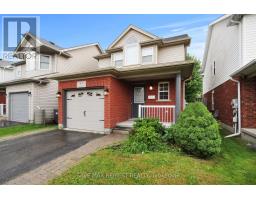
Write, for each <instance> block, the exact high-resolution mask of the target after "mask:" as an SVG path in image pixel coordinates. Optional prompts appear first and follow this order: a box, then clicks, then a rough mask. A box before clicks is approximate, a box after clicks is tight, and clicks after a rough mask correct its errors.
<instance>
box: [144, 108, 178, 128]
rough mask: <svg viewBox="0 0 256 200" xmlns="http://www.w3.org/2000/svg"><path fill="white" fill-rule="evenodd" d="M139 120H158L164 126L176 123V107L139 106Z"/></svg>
mask: <svg viewBox="0 0 256 200" xmlns="http://www.w3.org/2000/svg"><path fill="white" fill-rule="evenodd" d="M139 118H157V119H159V121H160V122H161V123H162V124H164V125H167V126H168V125H172V124H174V123H175V106H172V105H139Z"/></svg>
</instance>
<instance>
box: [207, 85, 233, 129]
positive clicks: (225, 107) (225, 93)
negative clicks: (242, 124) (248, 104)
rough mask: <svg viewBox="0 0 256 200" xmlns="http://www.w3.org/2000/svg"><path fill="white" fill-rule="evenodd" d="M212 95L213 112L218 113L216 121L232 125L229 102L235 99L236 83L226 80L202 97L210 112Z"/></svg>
mask: <svg viewBox="0 0 256 200" xmlns="http://www.w3.org/2000/svg"><path fill="white" fill-rule="evenodd" d="M212 95H213V100H214V111H215V112H217V113H218V119H219V120H220V121H221V122H223V123H224V124H227V125H229V126H232V125H233V114H232V107H231V100H232V99H235V98H237V83H235V82H234V81H231V80H228V81H226V82H225V83H223V84H221V85H219V86H218V87H216V88H214V94H212V90H211V91H209V92H207V93H206V94H205V95H204V98H205V99H206V104H207V107H208V109H209V110H210V111H212Z"/></svg>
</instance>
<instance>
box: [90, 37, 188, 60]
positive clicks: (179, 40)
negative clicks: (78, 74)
mask: <svg viewBox="0 0 256 200" xmlns="http://www.w3.org/2000/svg"><path fill="white" fill-rule="evenodd" d="M190 41H191V38H190V37H189V35H188V34H183V35H178V36H172V37H168V38H159V37H158V38H157V39H152V40H149V41H144V42H141V43H140V45H141V46H142V47H144V46H148V45H152V44H153V45H158V46H160V47H165V46H174V45H179V44H184V45H185V46H189V44H190ZM121 50H122V47H116V48H112V49H107V50H106V51H105V52H104V53H101V54H99V55H97V56H94V58H95V59H97V60H99V59H102V58H107V57H110V56H111V53H113V52H117V51H121Z"/></svg>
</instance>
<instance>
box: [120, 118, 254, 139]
mask: <svg viewBox="0 0 256 200" xmlns="http://www.w3.org/2000/svg"><path fill="white" fill-rule="evenodd" d="M136 119H137V118H131V119H128V120H127V121H123V122H119V123H117V124H116V127H117V128H132V127H133V124H134V123H135V120H136ZM162 124H163V126H165V127H170V126H171V125H172V124H173V123H168V122H162ZM255 130H256V129H255ZM255 135H256V133H255Z"/></svg>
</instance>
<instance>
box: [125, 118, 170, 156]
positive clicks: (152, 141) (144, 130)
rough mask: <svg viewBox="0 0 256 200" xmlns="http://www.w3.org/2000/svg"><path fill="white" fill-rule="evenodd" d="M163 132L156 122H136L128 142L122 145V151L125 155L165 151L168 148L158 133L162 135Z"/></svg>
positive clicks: (151, 120)
mask: <svg viewBox="0 0 256 200" xmlns="http://www.w3.org/2000/svg"><path fill="white" fill-rule="evenodd" d="M164 130H165V129H164V128H163V127H162V124H160V123H159V121H158V120H155V119H140V120H137V121H136V123H135V125H134V131H133V133H132V134H131V135H129V139H128V141H127V142H125V143H124V144H123V146H122V150H123V151H124V152H127V153H144V152H145V153H146V152H155V151H157V152H160V151H167V149H168V147H167V145H166V144H165V143H164V142H163V139H162V136H161V135H160V133H159V132H161V134H163V132H164ZM158 131H159V132H158Z"/></svg>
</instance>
